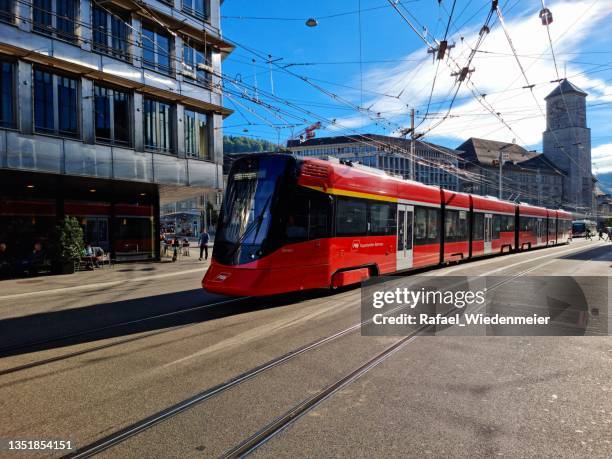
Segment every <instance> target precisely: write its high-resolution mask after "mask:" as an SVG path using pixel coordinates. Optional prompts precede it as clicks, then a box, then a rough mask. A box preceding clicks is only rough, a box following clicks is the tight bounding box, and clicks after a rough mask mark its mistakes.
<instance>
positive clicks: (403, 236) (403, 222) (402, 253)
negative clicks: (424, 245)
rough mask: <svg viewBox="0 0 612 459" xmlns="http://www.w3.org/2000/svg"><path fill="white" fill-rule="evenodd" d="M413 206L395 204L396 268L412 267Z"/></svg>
mask: <svg viewBox="0 0 612 459" xmlns="http://www.w3.org/2000/svg"><path fill="white" fill-rule="evenodd" d="M413 223H414V207H413V206H409V205H406V204H398V205H397V268H396V269H397V270H398V271H399V270H400V269H408V268H411V267H412V233H413V231H412V228H413Z"/></svg>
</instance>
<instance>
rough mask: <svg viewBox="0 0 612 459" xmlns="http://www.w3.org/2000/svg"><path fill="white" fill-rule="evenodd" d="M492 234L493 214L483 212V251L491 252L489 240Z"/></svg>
mask: <svg viewBox="0 0 612 459" xmlns="http://www.w3.org/2000/svg"><path fill="white" fill-rule="evenodd" d="M492 235H493V215H492V214H485V216H484V253H491V251H492V246H491V240H492V239H493V238H492Z"/></svg>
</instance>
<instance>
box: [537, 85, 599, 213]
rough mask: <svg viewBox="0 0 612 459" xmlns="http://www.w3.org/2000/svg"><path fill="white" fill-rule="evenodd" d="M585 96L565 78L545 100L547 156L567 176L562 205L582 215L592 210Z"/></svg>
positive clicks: (545, 148) (545, 152) (545, 143)
mask: <svg viewBox="0 0 612 459" xmlns="http://www.w3.org/2000/svg"><path fill="white" fill-rule="evenodd" d="M586 96H587V94H586V93H585V92H584V91H582V90H581V89H579V88H578V87H576V86H574V85H573V84H572V83H570V82H569V81H568V80H567V79H565V80H562V81H561V82H560V83H559V85H558V86H557V87H556V88H555V89H554V90H553V92H551V93H550V94H549V95H548V96H546V98H545V100H546V131H545V132H544V135H543V150H544V155H545V156H546V157H547V158H548V159H550V160H551V161H552V162H553V163H554V164H556V165H557V166H558V167H559V168H560V169H562V170H563V171H564V172H565V173H566V174H567V175H566V178H565V179H564V181H563V196H562V198H561V200H562V206H563V207H564V208H566V209H568V210H572V211H577V212H579V213H588V212H590V211H592V209H593V174H592V172H591V130H590V129H589V128H588V127H587V124H586ZM570 158H571V159H570Z"/></svg>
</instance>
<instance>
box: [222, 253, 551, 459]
mask: <svg viewBox="0 0 612 459" xmlns="http://www.w3.org/2000/svg"><path fill="white" fill-rule="evenodd" d="M527 262H528V261H525V263H527ZM548 263H550V261H549V262H544V263H540V264H538V265H536V266H532V267H530V268H527V269H525V270H523V271H520V272H518V273H516V274H514V275H512V276H509V277H508V278H506V279H503V280H501V281H499V282H497V283H495V284H493V285H492V286H490V287H488V288H487V291H492V290H494V289H496V288H498V287H501V286H502V285H504V284H507V283H508V282H511V281H513V280H515V279H517V278H519V277H522V276H524V275H525V274H528V273H530V272H533V271H535V270H537V269H538V268H540V267H542V266H543V265H546V264H548ZM483 308H484V305H481V306H478V307H477V308H475V310H474V312H478V311H480V310H481V309H483ZM453 312H454V310H453V309H450V310H449V311H447V312H446V313H444V314H442V315H443V316H448V315H450V314H452V313H453ZM435 327H436V326H435V325H427V326H423V327H422V328H420V329H419V330H416V331H415V332H413V333H411V334H409V335H407V336H405V337H403V338H401V339H399V340H398V341H396V342H395V343H393V344H391V345H390V346H388V347H387V348H385V349H384V350H382V351H381V352H379V353H377V354H376V355H375V356H374V357H372V358H370V359H369V360H367V361H366V362H365V363H363V364H361V365H359V366H358V367H357V368H355V369H354V370H353V371H351V372H350V373H347V374H346V375H344V376H343V377H341V378H340V379H338V380H336V381H335V382H334V383H332V384H330V385H328V386H326V387H325V388H323V389H322V390H320V391H319V392H317V393H316V394H314V395H312V396H310V397H308V398H306V399H305V400H303V401H302V402H300V403H299V404H297V405H295V406H293V407H292V408H291V409H289V410H288V411H287V412H285V413H284V414H283V415H281V416H280V417H278V418H276V419H274V420H273V421H272V422H270V423H269V424H267V425H266V426H264V427H263V428H262V429H260V430H258V431H257V432H256V433H254V434H253V435H251V436H250V437H248V438H246V439H245V440H243V441H242V442H240V443H238V444H237V445H235V446H234V447H232V448H231V449H229V450H227V451H226V452H225V453H224V454H223V455H222V456H221V457H222V458H223V459H235V458H242V457H246V456H248V455H249V454H251V453H252V452H254V451H255V450H256V449H257V448H259V447H261V446H263V445H264V444H265V443H267V442H268V441H270V440H271V439H272V438H274V437H275V436H276V435H278V434H280V433H281V432H282V431H284V430H285V429H287V428H289V427H290V426H291V425H292V424H294V423H295V422H296V421H297V420H299V419H300V418H301V417H303V416H304V415H306V414H307V413H308V412H310V411H311V410H313V409H314V408H316V407H317V406H318V405H320V404H321V403H323V402H324V401H325V400H327V399H329V398H330V397H332V396H333V395H334V394H336V393H338V392H339V391H341V390H342V389H344V388H345V387H346V386H348V385H349V384H351V383H352V382H354V381H355V380H357V379H358V378H360V377H361V376H363V375H364V374H366V373H367V372H368V371H370V370H372V369H373V368H375V367H376V366H378V365H379V364H381V363H382V362H384V361H385V360H386V359H387V358H389V357H391V356H392V355H393V354H394V353H395V352H397V351H399V350H401V349H402V348H404V347H405V346H407V345H409V344H410V343H411V342H413V341H414V340H416V339H417V338H418V337H419V336H422V334H423V332H425V331H427V330H430V329H434V328H435Z"/></svg>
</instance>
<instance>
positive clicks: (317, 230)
mask: <svg viewBox="0 0 612 459" xmlns="http://www.w3.org/2000/svg"><path fill="white" fill-rule="evenodd" d="M329 223H330V201H329V200H327V199H326V198H322V199H316V198H312V199H310V222H309V225H308V239H319V238H322V237H329V235H330V231H329V226H330V225H329Z"/></svg>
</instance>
